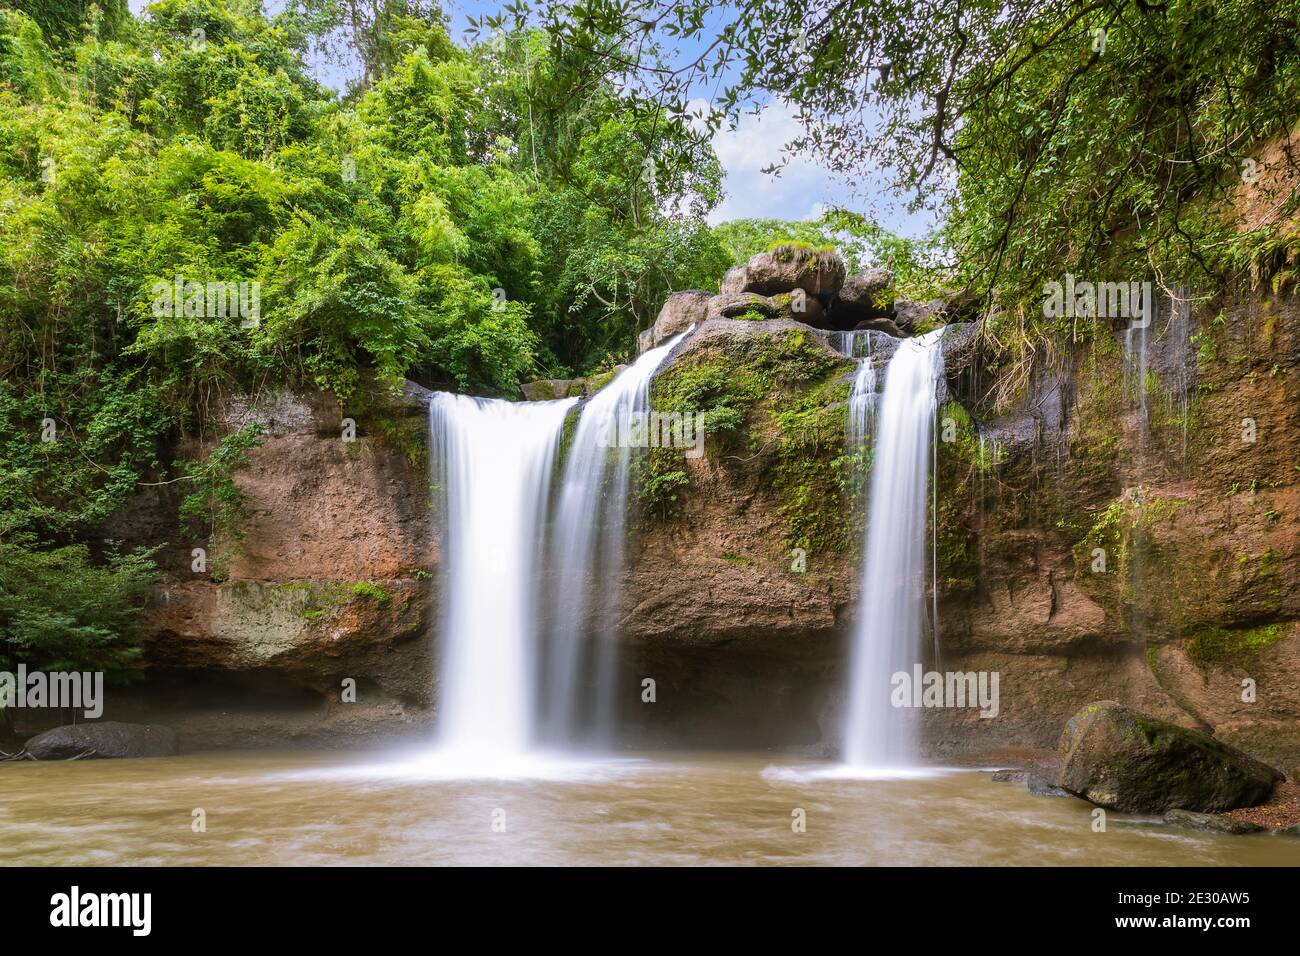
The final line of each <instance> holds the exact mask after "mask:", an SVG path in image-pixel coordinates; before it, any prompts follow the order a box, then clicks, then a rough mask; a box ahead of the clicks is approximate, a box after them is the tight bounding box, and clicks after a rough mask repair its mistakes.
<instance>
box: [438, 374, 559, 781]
mask: <svg viewBox="0 0 1300 956" xmlns="http://www.w3.org/2000/svg"><path fill="white" fill-rule="evenodd" d="M575 401H576V400H575V399H568V400H565V401H558V402H518V403H516V402H505V401H497V400H492V399H482V398H468V397H466V396H463V395H451V394H448V393H445V392H440V393H438V394H436V395H435V396H434V398H433V401H432V402H431V403H430V405H429V422H430V433H431V439H432V441H431V447H432V450H433V462H434V467H435V469H436V471H435V481H436V491H437V492H439V493H440V496H441V505H442V507H441V514H442V516H443V521H444V534H443V536H442V550H443V554H442V564H443V576H444V586H443V590H442V595H443V610H442V621H441V633H442V640H441V645H440V646H441V653H442V662H441V678H440V681H439V698H440V699H439V717H438V720H439V724H438V737H439V744H440V747H441V748H442V749H443V750H444V751H447V752H450V753H452V754H455V755H457V756H458V757H461V758H466V759H468V760H469V761H470V762H473V763H476V764H478V763H481V764H484V765H493V764H501V763H504V762H508V761H509V760H510V758H513V757H518V756H521V755H523V754H524V753H525V752H526V751H527V750H528V749H529V748H530V746H532V744H533V740H534V737H535V727H534V724H535V717H536V714H535V699H536V697H535V693H534V687H535V682H536V666H537V661H536V649H537V632H538V624H537V621H538V612H539V608H538V606H537V604H538V602H537V598H538V593H537V584H538V582H537V563H538V558H539V557H540V542H541V540H542V531H543V527H544V521H545V515H546V506H547V501H548V497H549V489H550V483H551V473H552V470H553V467H554V460H555V454H556V451H557V449H558V448H559V444H560V436H561V433H562V430H563V425H564V418H565V414H566V413H567V412H568V410H569V408H570V407H572V405H573V404H574V402H575Z"/></svg>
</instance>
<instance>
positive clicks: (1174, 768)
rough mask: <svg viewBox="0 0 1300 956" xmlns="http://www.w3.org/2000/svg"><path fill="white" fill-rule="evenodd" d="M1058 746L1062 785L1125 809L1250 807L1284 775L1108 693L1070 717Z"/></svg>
mask: <svg viewBox="0 0 1300 956" xmlns="http://www.w3.org/2000/svg"><path fill="white" fill-rule="evenodd" d="M1058 749H1059V750H1060V751H1061V753H1062V755H1063V760H1062V764H1061V774H1060V778H1059V779H1058V781H1057V782H1058V784H1059V785H1060V786H1061V788H1062V789H1064V790H1068V791H1069V792H1070V793H1073V794H1075V795H1076V796H1079V797H1083V798H1084V799H1085V800H1088V801H1091V802H1092V803H1095V804H1097V805H1098V806H1101V807H1106V808H1108V809H1112V810H1120V811H1123V812H1126V813H1164V812H1166V811H1169V810H1191V811H1194V812H1197V813H1222V812H1223V811H1225V810H1234V809H1236V808H1237V807H1250V806H1254V805H1256V804H1258V803H1262V802H1263V801H1265V800H1267V799H1268V797H1269V795H1270V794H1271V793H1272V792H1273V787H1274V786H1275V785H1276V784H1277V783H1280V782H1281V781H1282V779H1283V777H1282V774H1281V773H1279V772H1278V771H1276V770H1274V769H1273V768H1272V767H1269V766H1267V765H1266V764H1263V763H1260V762H1259V761H1258V760H1255V759H1254V758H1252V757H1250V756H1247V755H1246V754H1244V753H1242V752H1241V751H1240V750H1237V749H1236V748H1234V747H1229V746H1228V745H1227V744H1224V743H1221V742H1220V741H1218V740H1215V739H1214V738H1213V737H1210V736H1208V735H1207V734H1202V733H1199V732H1197V731H1195V730H1188V729H1187V728H1185V727H1179V726H1178V725H1177V724H1171V723H1168V722H1167V721H1163V720H1157V719H1155V718H1154V717H1148V716H1146V715H1144V714H1140V713H1137V712H1136V711H1133V710H1130V709H1129V708H1127V707H1124V706H1122V705H1121V704H1118V703H1115V702H1114V701H1108V700H1104V701H1097V702H1095V703H1091V704H1088V705H1087V706H1086V707H1084V708H1083V709H1082V710H1080V711H1079V712H1078V713H1077V714H1075V715H1074V716H1073V717H1071V718H1070V721H1069V723H1067V724H1066V725H1065V730H1064V731H1063V732H1062V734H1061V740H1060V744H1059V747H1058Z"/></svg>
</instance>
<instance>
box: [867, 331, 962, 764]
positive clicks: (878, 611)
mask: <svg viewBox="0 0 1300 956" xmlns="http://www.w3.org/2000/svg"><path fill="white" fill-rule="evenodd" d="M942 337H943V329H936V330H934V331H933V332H929V333H927V334H925V335H922V336H920V337H918V338H914V339H906V340H904V341H903V342H901V343H900V344H899V346H898V349H897V351H896V352H895V353H894V355H893V357H892V358H891V359H890V361H889V365H888V366H887V367H886V369H885V388H884V394H883V395H882V396H881V399H880V402H879V408H878V410H877V414H876V418H877V423H876V436H875V442H874V445H873V463H872V470H871V491H870V497H869V509H870V510H869V513H868V519H867V532H866V545H865V552H866V553H865V559H864V561H863V567H862V588H861V597H860V598H859V604H858V616H857V627H856V629H855V633H854V635H853V645H852V651H851V656H850V665H849V701H848V714H847V720H846V725H845V733H844V759H845V762H846V763H848V764H851V765H855V766H858V767H863V768H870V769H873V770H882V771H887V770H890V769H897V768H903V767H907V766H909V765H911V764H913V763H914V762H915V760H916V752H917V742H918V740H917V738H918V733H917V728H918V722H917V719H916V717H917V715H916V713H915V712H914V711H913V710H912V709H911V708H905V707H895V706H893V704H892V702H891V691H892V689H893V688H892V685H891V681H892V677H893V675H894V674H896V673H899V672H903V673H906V674H908V675H909V678H910V677H911V675H912V673H913V665H914V664H916V663H917V661H918V657H919V652H920V648H921V632H922V629H923V622H924V613H925V611H924V608H925V566H926V552H927V551H928V550H929V548H927V542H926V533H925V525H926V504H927V501H928V499H929V494H928V484H929V478H930V444H931V438H932V429H933V427H934V415H935V410H936V407H937V405H936V403H937V401H938V388H939V386H940V383H941V381H942V379H943V352H942V350H941V349H940V341H941V339H942ZM865 361H866V362H868V363H869V362H870V358H868V359H866V360H865ZM865 374H869V373H867V372H866V371H865V370H863V371H861V372H860V373H859V379H860V380H862V376H863V375H865ZM864 385H865V382H864ZM872 391H873V393H874V389H873V390H872ZM854 392H855V398H856V396H857V393H858V389H857V387H855V389H854ZM863 401H864V402H865V401H867V399H863ZM851 413H853V414H856V412H854V410H853V407H852V404H851ZM850 427H852V419H851V424H850ZM936 624H937V622H936Z"/></svg>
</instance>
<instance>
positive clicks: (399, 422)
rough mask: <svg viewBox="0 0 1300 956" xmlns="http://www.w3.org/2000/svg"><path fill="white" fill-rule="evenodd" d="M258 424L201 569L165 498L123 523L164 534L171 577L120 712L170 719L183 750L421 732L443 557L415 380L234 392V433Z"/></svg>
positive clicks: (230, 417)
mask: <svg viewBox="0 0 1300 956" xmlns="http://www.w3.org/2000/svg"><path fill="white" fill-rule="evenodd" d="M349 418H350V419H351V421H352V423H354V425H355V437H354V438H353V437H352V434H351V430H350V429H348V427H347V425H346V424H345V422H344V420H345V419H349ZM250 420H257V421H260V422H261V423H262V424H263V426H264V427H265V429H266V437H265V440H264V441H263V443H262V444H261V445H260V446H259V447H257V448H255V449H254V450H253V451H252V452H251V454H250V456H249V458H250V464H249V466H248V467H247V468H244V469H242V470H240V471H239V472H238V474H237V483H238V485H239V487H240V489H241V491H242V492H243V493H244V495H245V498H246V508H247V511H248V518H247V520H246V521H245V522H243V525H242V531H243V538H242V540H240V541H233V540H226V541H221V540H218V541H215V542H211V553H210V554H209V555H208V559H209V567H208V568H207V570H206V571H201V572H200V571H195V570H194V569H193V568H194V562H193V557H192V550H193V549H192V546H208V545H209V542H207V541H202V540H200V541H187V540H186V539H187V534H186V532H185V531H184V530H183V529H182V528H181V527H179V526H178V525H177V524H176V523H175V522H174V521H173V520H171V519H170V516H173V515H175V513H176V502H175V500H173V497H172V496H169V495H166V494H158V495H150V496H148V497H146V498H144V499H142V500H141V501H139V502H138V503H137V505H136V507H134V508H133V509H131V510H130V512H129V513H127V514H125V515H123V516H121V517H120V518H119V521H118V525H119V527H118V528H117V529H115V530H117V531H119V532H120V533H121V534H123V535H125V536H127V537H129V538H131V539H132V540H135V541H138V542H141V543H145V542H148V543H151V544H156V543H158V542H168V546H167V548H166V549H165V550H164V551H163V552H162V554H161V555H160V559H159V560H160V564H161V565H162V566H163V567H164V568H166V569H168V572H169V573H168V574H167V580H166V581H165V583H163V584H162V585H161V586H160V587H159V588H158V590H157V593H156V594H155V596H154V600H153V602H152V606H151V607H150V608H149V609H148V611H147V613H146V619H145V626H146V634H147V639H146V642H145V647H144V656H145V664H146V666H147V668H148V675H149V679H148V680H147V681H146V683H145V685H144V686H143V688H140V689H138V690H137V689H131V691H130V692H121V693H118V694H114V695H110V700H109V709H110V711H111V715H112V716H118V717H139V716H140V715H145V716H148V715H154V716H157V717H158V718H159V719H165V720H166V721H167V722H168V723H169V724H171V725H173V726H175V727H177V728H178V729H179V730H180V731H181V734H182V744H183V745H186V746H206V747H227V746H264V745H274V744H279V743H284V742H297V743H320V744H324V743H340V742H342V743H346V742H348V741H349V740H354V739H357V738H370V737H374V736H383V737H389V736H393V735H397V734H402V733H418V732H419V731H420V728H421V726H422V725H425V724H427V723H428V708H429V706H430V705H431V703H432V700H433V690H432V685H431V674H432V673H433V667H432V663H431V654H432V648H431V645H430V642H429V640H428V626H427V625H428V621H429V620H430V616H431V614H432V608H433V606H434V601H435V599H436V595H435V593H434V588H433V587H432V580H431V571H432V569H433V568H434V567H435V566H436V564H437V541H436V540H435V538H434V536H433V533H432V526H431V522H430V519H429V505H428V502H429V488H428V480H427V477H426V469H425V465H424V460H423V455H424V449H425V440H424V430H425V427H426V424H425V423H426V414H425V402H424V400H423V396H421V395H420V390H419V389H418V388H415V387H414V386H413V387H412V388H411V389H410V391H409V393H408V394H407V395H406V396H403V397H402V398H400V399H395V400H390V401H385V402H383V403H382V404H379V405H369V406H367V407H366V408H365V409H364V410H363V411H354V410H347V411H345V410H344V409H343V408H341V407H340V406H339V405H338V403H337V402H336V401H335V400H334V399H333V398H332V397H330V396H327V395H323V394H320V393H308V394H302V395H289V394H275V395H269V396H263V397H261V398H259V399H258V400H256V401H250V400H246V399H239V400H236V401H234V402H232V403H231V404H230V405H229V407H228V408H227V409H226V412H225V415H224V421H223V425H224V429H225V430H226V431H233V430H235V429H237V428H239V427H240V426H242V425H244V424H245V423H246V422H248V421H250ZM345 436H347V439H348V440H345ZM214 569H215V570H214ZM347 681H353V682H355V702H351V701H349V700H347V699H346V698H348V697H350V696H352V695H351V691H350V687H349V685H348V684H347V683H345V682H347Z"/></svg>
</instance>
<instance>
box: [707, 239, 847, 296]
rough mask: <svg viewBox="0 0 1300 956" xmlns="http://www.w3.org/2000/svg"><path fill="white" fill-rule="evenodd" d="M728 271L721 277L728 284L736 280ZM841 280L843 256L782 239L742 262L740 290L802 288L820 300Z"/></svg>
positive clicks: (770, 292)
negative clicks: (744, 262) (774, 245)
mask: <svg viewBox="0 0 1300 956" xmlns="http://www.w3.org/2000/svg"><path fill="white" fill-rule="evenodd" d="M734 271H735V270H732V272H728V273H727V278H726V279H724V280H723V287H724V290H726V289H727V288H728V284H729V282H730V285H735V284H736V282H737V281H738V280H737V279H735V278H733V276H732V273H733V272H734ZM843 283H844V260H843V259H841V258H840V257H839V254H838V253H836V252H834V251H833V250H829V249H811V248H809V247H807V246H801V245H799V244H797V243H784V244H782V245H779V246H777V247H776V248H775V249H773V250H772V251H771V252H760V253H758V254H757V255H755V256H752V257H751V258H750V260H749V262H747V263H746V264H745V276H744V282H743V285H742V290H743V291H745V292H757V293H758V294H760V295H776V294H777V293H778V292H793V291H794V290H795V289H803V290H804V291H805V292H807V293H808V294H809V295H815V296H817V297H818V298H819V299H821V300H822V302H829V301H830V300H831V299H833V298H834V297H835V294H836V293H837V292H839V291H840V286H841V285H843Z"/></svg>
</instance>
